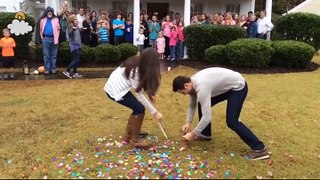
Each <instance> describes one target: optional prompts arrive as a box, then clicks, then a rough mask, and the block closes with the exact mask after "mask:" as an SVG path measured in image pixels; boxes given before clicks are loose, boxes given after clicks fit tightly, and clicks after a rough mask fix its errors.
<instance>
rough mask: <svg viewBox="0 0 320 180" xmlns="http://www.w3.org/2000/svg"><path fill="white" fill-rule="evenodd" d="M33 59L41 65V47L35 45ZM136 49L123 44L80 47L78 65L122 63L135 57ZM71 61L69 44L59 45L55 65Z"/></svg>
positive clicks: (66, 63)
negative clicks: (87, 63) (86, 63)
mask: <svg viewBox="0 0 320 180" xmlns="http://www.w3.org/2000/svg"><path fill="white" fill-rule="evenodd" d="M33 49H34V58H35V59H36V60H37V61H39V62H41V63H43V50H42V46H41V45H36V46H35V47H34V48H33ZM137 52H138V48H137V47H136V46H134V45H133V44H128V43H124V44H121V45H119V46H112V45H110V44H107V45H99V46H97V47H95V48H94V47H89V46H86V45H82V47H81V49H80V63H83V62H98V63H113V62H119V61H124V60H126V59H127V58H128V57H131V56H134V55H136V54H137ZM71 60H72V55H71V52H70V47H69V42H63V43H61V44H59V48H58V55H57V64H58V65H64V66H65V65H68V64H69V63H70V62H71Z"/></svg>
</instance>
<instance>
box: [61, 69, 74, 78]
mask: <svg viewBox="0 0 320 180" xmlns="http://www.w3.org/2000/svg"><path fill="white" fill-rule="evenodd" d="M63 74H64V75H65V76H67V77H68V78H70V79H72V76H71V75H70V73H69V72H68V71H63Z"/></svg>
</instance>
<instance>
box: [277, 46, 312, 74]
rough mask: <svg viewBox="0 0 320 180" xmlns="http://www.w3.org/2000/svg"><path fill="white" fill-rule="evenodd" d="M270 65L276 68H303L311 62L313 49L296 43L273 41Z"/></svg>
mask: <svg viewBox="0 0 320 180" xmlns="http://www.w3.org/2000/svg"><path fill="white" fill-rule="evenodd" d="M272 47H273V48H274V54H273V56H272V58H271V63H272V64H273V65H277V66H284V67H298V68H305V67H307V66H308V65H309V63H310V62H311V60H312V58H313V56H314V54H315V49H314V48H313V47H312V46H310V45H308V44H306V43H303V42H298V41H292V40H291V41H274V42H273V43H272Z"/></svg>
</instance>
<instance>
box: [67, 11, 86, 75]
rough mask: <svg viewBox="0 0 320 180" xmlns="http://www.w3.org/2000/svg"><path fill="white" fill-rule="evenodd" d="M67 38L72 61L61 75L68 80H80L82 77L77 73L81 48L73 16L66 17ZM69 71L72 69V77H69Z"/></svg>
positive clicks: (75, 19) (77, 27) (77, 28)
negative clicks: (67, 23)
mask: <svg viewBox="0 0 320 180" xmlns="http://www.w3.org/2000/svg"><path fill="white" fill-rule="evenodd" d="M68 22H69V25H68V37H69V47H70V51H71V54H72V61H71V63H70V64H69V65H68V67H67V69H66V70H65V71H63V74H64V75H65V76H67V77H68V78H70V79H71V78H80V77H82V75H80V74H79V73H78V69H77V68H78V65H79V60H80V48H81V35H80V28H79V25H78V22H77V18H76V16H75V15H70V16H69V17H68ZM71 69H73V75H71Z"/></svg>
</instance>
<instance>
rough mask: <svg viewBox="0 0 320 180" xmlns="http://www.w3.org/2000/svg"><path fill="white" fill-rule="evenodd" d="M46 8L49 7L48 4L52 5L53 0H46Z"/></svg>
mask: <svg viewBox="0 0 320 180" xmlns="http://www.w3.org/2000/svg"><path fill="white" fill-rule="evenodd" d="M44 6H45V7H44V8H47V7H48V6H51V1H50V0H45V2H44Z"/></svg>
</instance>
